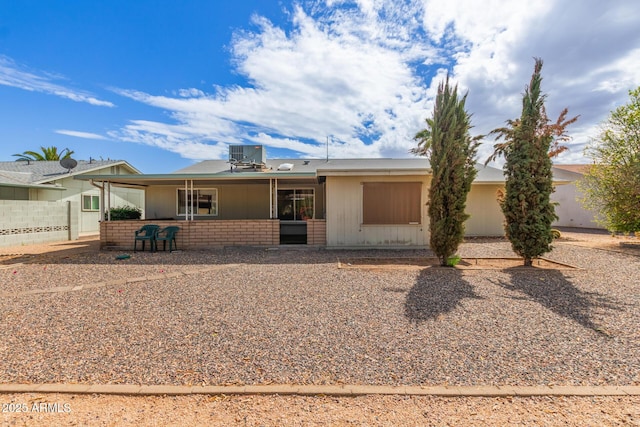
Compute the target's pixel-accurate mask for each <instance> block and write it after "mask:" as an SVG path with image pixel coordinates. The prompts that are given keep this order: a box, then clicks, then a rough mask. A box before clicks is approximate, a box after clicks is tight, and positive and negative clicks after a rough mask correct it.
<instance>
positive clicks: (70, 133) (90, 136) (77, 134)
mask: <svg viewBox="0 0 640 427" xmlns="http://www.w3.org/2000/svg"><path fill="white" fill-rule="evenodd" d="M55 133H59V134H60V135H68V136H75V137H76V138H84V139H107V138H105V137H104V136H102V135H98V134H97V133H91V132H80V131H77V130H67V129H58V130H56V131H55Z"/></svg>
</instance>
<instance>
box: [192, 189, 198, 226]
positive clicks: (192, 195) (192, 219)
mask: <svg viewBox="0 0 640 427" xmlns="http://www.w3.org/2000/svg"><path fill="white" fill-rule="evenodd" d="M193 203H194V200H193V180H191V221H193V215H194V214H193ZM196 206H197V205H196Z"/></svg>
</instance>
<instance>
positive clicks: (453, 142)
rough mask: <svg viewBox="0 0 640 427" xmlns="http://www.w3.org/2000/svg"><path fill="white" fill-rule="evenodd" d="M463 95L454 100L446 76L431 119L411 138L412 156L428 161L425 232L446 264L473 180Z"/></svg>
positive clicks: (472, 143) (473, 144)
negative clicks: (427, 222)
mask: <svg viewBox="0 0 640 427" xmlns="http://www.w3.org/2000/svg"><path fill="white" fill-rule="evenodd" d="M466 99H467V94H465V95H464V96H463V97H462V98H459V97H458V86H457V85H456V86H455V87H454V88H453V89H452V88H451V87H450V86H449V76H448V75H447V78H446V80H445V82H443V83H440V85H439V86H438V95H437V96H436V100H435V105H434V108H433V117H432V118H428V119H427V120H426V122H427V127H426V129H424V130H422V131H420V132H419V133H418V134H417V135H416V137H415V139H416V140H417V141H418V147H417V148H415V149H413V150H411V152H412V153H414V154H418V155H423V156H426V157H428V158H429V162H430V163H431V170H432V172H433V174H432V178H431V186H430V191H429V220H430V221H429V229H430V232H431V238H430V245H431V250H433V252H434V253H435V254H436V256H437V257H438V259H439V260H440V264H441V265H447V261H448V259H449V258H450V257H451V256H452V255H454V254H455V253H456V251H457V250H458V246H459V245H460V243H462V240H463V239H464V222H465V221H466V220H467V219H468V218H469V215H467V214H466V213H465V207H466V202H467V194H468V193H469V190H470V189H471V183H472V182H473V180H474V178H475V177H476V173H477V171H476V168H475V154H476V151H477V148H478V143H477V140H478V139H479V137H476V138H472V137H471V136H470V134H469V130H470V129H471V117H470V115H469V114H468V113H467V111H466V110H465V102H466Z"/></svg>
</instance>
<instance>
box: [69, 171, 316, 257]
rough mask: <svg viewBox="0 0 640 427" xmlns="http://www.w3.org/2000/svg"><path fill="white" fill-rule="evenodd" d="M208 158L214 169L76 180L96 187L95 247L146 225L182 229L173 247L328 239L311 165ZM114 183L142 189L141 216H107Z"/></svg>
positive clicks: (117, 244) (119, 241)
mask: <svg viewBox="0 0 640 427" xmlns="http://www.w3.org/2000/svg"><path fill="white" fill-rule="evenodd" d="M206 163H208V164H209V166H210V167H211V166H215V167H214V168H213V169H214V171H211V169H210V171H208V172H206V171H199V170H196V171H194V172H193V173H171V174H146V175H131V176H105V175H102V176H100V175H87V176H83V177H82V178H78V179H85V180H89V181H91V182H92V183H93V184H94V185H95V186H97V187H99V188H100V191H101V197H100V201H101V203H100V212H101V218H105V220H104V221H101V223H100V246H101V247H102V248H105V247H111V248H122V249H130V248H133V241H134V240H133V236H134V232H135V231H136V230H138V229H139V228H140V227H142V226H143V225H144V224H157V225H159V226H161V227H166V226H178V227H180V232H178V234H177V236H176V237H177V245H178V248H179V249H194V248H207V247H220V246H235V245H238V246H242V245H255V246H273V245H280V244H305V245H320V246H324V245H325V244H326V225H325V184H324V180H321V179H318V177H317V176H316V173H315V171H314V170H309V171H305V170H304V168H298V169H302V170H297V171H291V170H272V169H268V170H262V169H249V170H240V171H238V170H237V169H231V168H229V166H228V163H227V162H224V161H212V162H206ZM212 163H213V165H212ZM196 166H199V165H195V166H194V167H192V169H193V168H195V167H196ZM221 168H224V169H223V170H221ZM113 187H129V188H137V189H143V190H144V192H145V210H144V212H143V216H142V219H141V220H124V221H123V220H119V221H113V220H111V218H110V209H111V208H113V207H115V206H112V204H111V189H112V188H113Z"/></svg>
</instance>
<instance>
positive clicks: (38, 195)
mask: <svg viewBox="0 0 640 427" xmlns="http://www.w3.org/2000/svg"><path fill="white" fill-rule="evenodd" d="M62 163H64V165H63V164H61V162H58V161H26V160H19V161H10V162H0V216H1V217H2V222H1V225H0V246H14V245H21V244H28V243H42V242H47V241H55V240H74V239H76V238H77V237H78V236H79V235H87V234H97V233H99V231H100V218H101V217H100V215H101V214H100V213H101V212H104V211H106V210H108V208H109V207H116V206H123V205H129V206H135V207H138V208H141V209H143V210H144V190H142V189H140V188H113V189H112V190H111V191H107V193H105V191H104V188H103V187H102V184H101V183H96V182H93V181H91V180H84V181H83V180H77V179H74V178H75V177H77V176H81V175H84V174H100V175H101V176H107V175H109V176H111V175H135V174H139V173H140V171H138V170H137V169H136V168H134V167H133V166H131V165H130V164H129V163H127V162H126V161H123V160H94V159H90V160H89V161H83V160H80V161H75V160H74V161H68V162H62ZM105 194H108V197H106V196H105Z"/></svg>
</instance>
